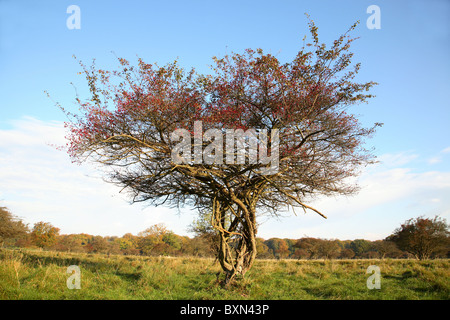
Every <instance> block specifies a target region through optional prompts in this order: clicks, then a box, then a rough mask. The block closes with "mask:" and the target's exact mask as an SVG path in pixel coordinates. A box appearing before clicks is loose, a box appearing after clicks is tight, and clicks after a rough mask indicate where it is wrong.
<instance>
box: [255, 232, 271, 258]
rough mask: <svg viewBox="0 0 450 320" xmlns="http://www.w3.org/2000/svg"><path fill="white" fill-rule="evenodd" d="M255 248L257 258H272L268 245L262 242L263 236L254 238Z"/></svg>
mask: <svg viewBox="0 0 450 320" xmlns="http://www.w3.org/2000/svg"><path fill="white" fill-rule="evenodd" d="M256 249H257V252H258V254H257V255H256V258H258V259H270V258H273V254H272V253H271V252H270V251H269V247H268V246H267V245H266V244H265V243H264V239H263V238H259V237H257V238H256Z"/></svg>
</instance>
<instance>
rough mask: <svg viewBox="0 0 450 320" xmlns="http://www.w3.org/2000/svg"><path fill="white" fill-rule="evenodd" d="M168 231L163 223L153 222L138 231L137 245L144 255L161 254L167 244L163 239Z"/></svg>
mask: <svg viewBox="0 0 450 320" xmlns="http://www.w3.org/2000/svg"><path fill="white" fill-rule="evenodd" d="M167 232H169V231H168V230H167V227H166V226H165V225H164V224H163V223H158V224H155V225H153V226H151V227H149V228H147V229H145V230H144V231H142V232H140V233H138V237H139V241H138V247H139V249H140V250H141V252H142V254H144V255H160V254H163V253H164V251H165V249H167V247H168V245H167V244H166V243H165V242H164V241H163V238H164V235H165V234H166V233H167Z"/></svg>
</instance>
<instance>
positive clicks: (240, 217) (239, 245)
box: [211, 198, 257, 286]
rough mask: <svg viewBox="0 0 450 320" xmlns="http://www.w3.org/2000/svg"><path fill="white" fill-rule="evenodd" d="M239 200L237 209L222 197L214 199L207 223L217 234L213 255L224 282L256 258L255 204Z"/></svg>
mask: <svg viewBox="0 0 450 320" xmlns="http://www.w3.org/2000/svg"><path fill="white" fill-rule="evenodd" d="M245 203H248V201H242V200H241V201H239V204H238V205H237V210H236V209H235V208H233V206H232V205H230V202H226V201H225V199H222V200H219V199H217V198H216V199H214V201H213V214H212V219H211V223H212V226H213V227H214V229H215V230H217V232H218V234H219V248H218V252H217V259H218V261H219V263H220V266H221V267H222V270H223V271H224V273H225V279H224V281H223V284H224V285H225V286H227V285H228V284H230V283H231V282H232V281H233V280H235V278H236V277H237V276H241V277H244V275H245V274H246V273H247V271H248V270H250V268H251V267H252V265H253V263H254V261H255V258H256V231H257V230H256V223H255V222H256V221H255V212H256V210H255V208H254V206H252V205H250V203H248V204H247V205H246V204H245Z"/></svg>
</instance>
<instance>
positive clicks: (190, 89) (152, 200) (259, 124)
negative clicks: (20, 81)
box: [63, 20, 379, 283]
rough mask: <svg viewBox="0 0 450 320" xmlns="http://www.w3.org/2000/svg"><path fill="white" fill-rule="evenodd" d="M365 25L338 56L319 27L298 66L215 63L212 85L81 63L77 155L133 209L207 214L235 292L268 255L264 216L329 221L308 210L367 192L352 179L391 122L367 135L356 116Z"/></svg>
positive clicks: (144, 66)
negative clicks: (358, 48)
mask: <svg viewBox="0 0 450 320" xmlns="http://www.w3.org/2000/svg"><path fill="white" fill-rule="evenodd" d="M355 27H356V24H354V25H353V26H352V27H351V28H350V29H349V30H348V31H347V32H346V33H345V34H343V35H342V36H340V37H339V38H338V39H337V40H336V41H334V42H333V44H332V45H331V47H330V48H327V46H326V45H325V44H322V43H320V42H319V39H318V32H317V27H316V25H315V24H314V22H313V21H312V20H310V21H309V30H310V32H311V37H312V41H311V43H308V44H307V45H304V46H303V47H302V48H301V49H300V51H299V52H298V53H297V55H296V56H295V57H294V58H293V60H292V61H291V62H288V63H281V62H280V61H279V60H278V59H277V58H276V57H275V56H273V55H272V54H266V53H264V52H263V50H262V49H256V50H253V49H247V50H245V52H244V53H242V54H238V53H233V54H231V55H226V56H224V57H223V58H216V57H214V58H213V62H214V65H213V66H212V73H211V74H209V75H202V74H197V73H196V72H195V70H194V69H192V70H191V71H189V72H186V71H185V70H183V69H182V68H180V67H179V66H178V64H177V62H176V61H175V62H174V63H170V64H168V65H166V66H163V67H159V66H157V65H156V64H154V65H153V64H148V63H145V62H144V61H143V60H142V59H139V60H138V66H137V67H134V66H132V65H131V64H130V63H129V62H128V61H127V60H125V59H123V58H119V59H118V61H119V64H120V69H119V70H117V71H107V70H101V69H97V68H96V67H95V64H93V65H92V66H91V67H90V68H88V67H86V66H85V65H84V64H83V63H81V65H82V67H83V70H84V74H85V76H86V79H87V82H88V85H89V88H90V92H91V97H90V98H89V99H87V100H83V101H82V100H81V99H80V98H79V97H77V98H76V100H77V102H78V104H79V106H80V111H81V113H78V114H73V113H70V112H66V114H67V115H68V116H69V117H70V119H71V121H69V122H67V123H66V125H67V127H68V132H69V134H68V136H67V139H68V145H67V147H68V152H69V154H70V155H71V156H72V157H73V158H74V160H76V161H84V160H86V159H90V160H93V161H96V162H98V163H101V164H102V165H104V166H105V167H107V168H108V178H109V181H111V182H113V183H116V184H118V185H119V186H121V187H122V188H123V189H124V190H126V191H127V192H129V194H130V199H131V201H132V202H141V201H145V202H147V203H149V204H153V205H162V204H164V205H170V206H175V207H179V206H183V205H189V206H192V207H194V208H197V209H198V210H199V211H200V212H203V215H204V216H207V217H208V220H209V222H210V224H211V226H212V228H213V230H214V232H215V233H216V234H217V239H218V240H217V245H218V250H217V255H218V259H219V261H220V263H221V266H222V268H223V270H224V271H225V275H226V277H225V282H226V283H228V282H229V281H230V280H231V279H233V278H234V277H235V276H236V275H237V274H241V275H244V274H245V272H246V271H247V270H248V269H249V268H250V267H251V266H252V264H253V261H254V259H255V257H256V253H257V242H256V233H257V227H258V223H257V219H256V218H257V213H258V215H262V214H271V215H278V214H279V212H280V211H281V210H286V209H287V208H301V209H303V210H305V211H306V210H312V211H314V212H316V213H317V214H319V215H321V216H323V217H325V215H324V214H323V213H322V212H320V211H319V210H318V209H316V208H313V207H311V206H310V205H308V201H309V200H310V199H311V198H312V197H314V196H316V195H319V194H321V195H333V194H345V195H347V194H352V193H354V192H356V191H357V189H358V188H357V186H356V185H355V184H354V182H353V181H350V179H349V178H352V177H354V176H355V175H357V174H358V172H359V170H360V169H361V167H362V166H365V165H367V164H370V163H372V162H373V161H374V156H373V154H372V153H371V152H370V150H367V149H365V148H364V147H363V144H364V141H365V138H367V137H369V136H370V135H371V134H372V133H374V131H375V128H376V127H377V126H378V125H379V124H375V125H374V126H373V127H370V128H364V127H363V126H362V125H361V124H360V122H359V121H358V119H357V118H356V117H355V116H354V115H353V114H351V113H350V112H349V111H348V108H349V107H350V106H352V105H354V104H357V103H361V102H366V101H367V99H369V98H371V97H372V95H371V94H369V93H368V91H369V89H370V88H371V87H373V86H374V85H375V82H365V83H358V82H355V81H354V78H355V76H356V74H357V73H358V71H359V68H360V64H359V63H358V64H354V65H352V63H351V59H352V56H353V54H352V53H351V52H350V51H349V49H350V45H351V43H352V42H353V41H354V39H353V38H351V37H350V36H349V32H350V31H352V30H353V29H354V28H355ZM63 110H64V109H63ZM229 135H231V138H230V136H229ZM224 137H225V138H224ZM180 138H182V141H181V142H180V140H181V139H180ZM235 138H236V140H235ZM269 154H270V155H269Z"/></svg>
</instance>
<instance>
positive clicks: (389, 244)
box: [0, 207, 450, 259]
mask: <svg viewBox="0 0 450 320" xmlns="http://www.w3.org/2000/svg"><path fill="white" fill-rule="evenodd" d="M59 231H60V230H59V229H58V228H56V227H54V226H53V225H51V224H50V223H48V222H38V223H35V224H34V226H33V228H30V227H29V226H28V225H26V224H25V223H24V222H23V221H22V220H21V219H19V218H17V217H16V216H14V215H13V214H12V213H11V212H10V211H9V210H8V209H7V208H5V207H0V246H10V247H14V246H15V247H30V248H33V247H34V248H43V249H48V250H56V251H66V252H84V253H103V254H123V255H148V256H152V255H156V256H159V255H167V256H199V257H214V256H215V255H214V252H215V251H214V250H216V248H215V247H214V243H215V242H214V241H211V237H212V236H213V235H212V234H211V232H210V231H211V230H202V231H200V232H199V230H196V232H195V233H196V235H195V236H194V237H192V238H190V237H187V236H180V235H177V234H175V233H174V232H172V231H170V230H168V229H167V228H166V226H165V225H164V224H155V225H153V226H150V227H149V228H147V229H145V230H144V231H142V232H139V233H138V234H137V235H133V234H131V233H127V234H124V235H123V236H122V237H117V236H105V237H103V236H99V235H90V234H85V233H80V234H60V232H59ZM256 241H257V251H258V255H257V258H259V259H356V258H417V259H430V258H449V257H450V232H449V226H448V224H447V223H446V221H445V219H442V218H440V217H438V216H436V217H435V218H433V219H429V218H423V217H419V218H414V219H409V220H407V221H406V222H405V223H404V224H402V225H401V226H400V227H399V228H397V229H396V230H395V231H394V232H393V233H392V234H391V235H389V236H388V237H387V238H385V239H383V240H376V241H369V240H365V239H355V240H338V239H322V238H312V237H303V238H300V239H287V238H284V239H281V238H270V239H267V240H265V239H263V238H257V239H256Z"/></svg>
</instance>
